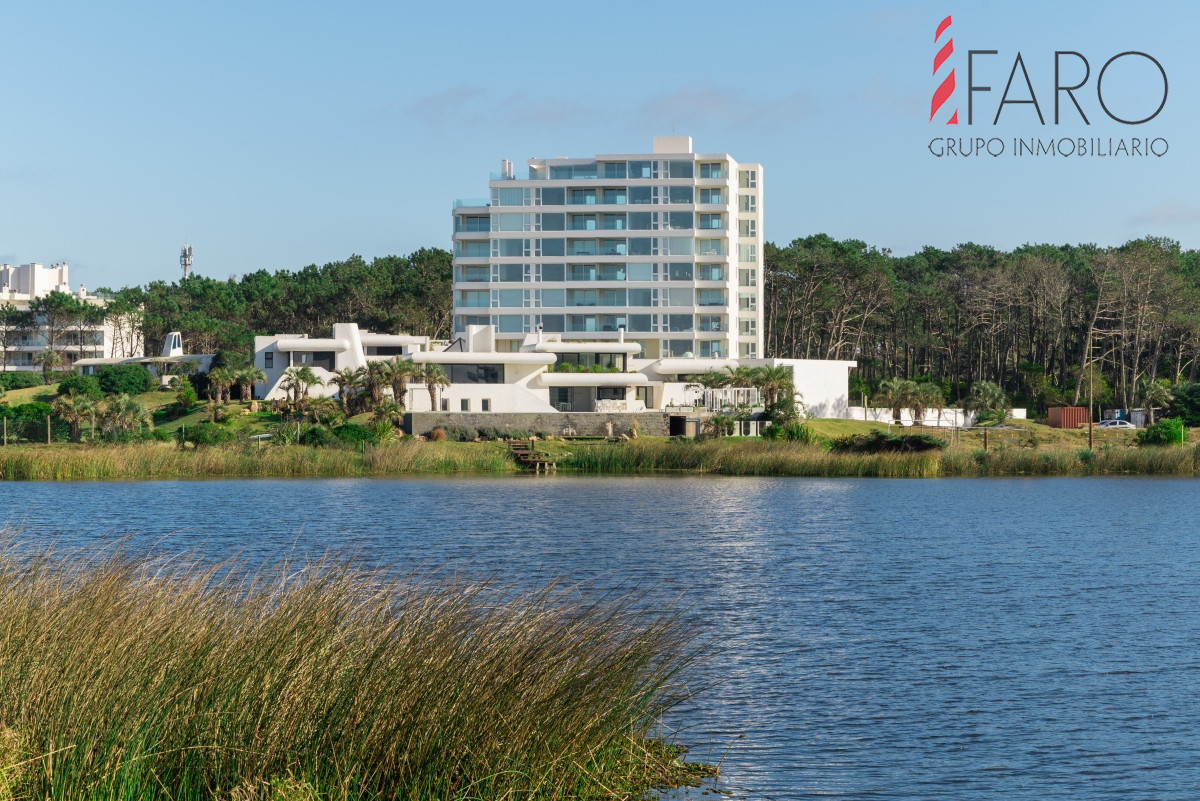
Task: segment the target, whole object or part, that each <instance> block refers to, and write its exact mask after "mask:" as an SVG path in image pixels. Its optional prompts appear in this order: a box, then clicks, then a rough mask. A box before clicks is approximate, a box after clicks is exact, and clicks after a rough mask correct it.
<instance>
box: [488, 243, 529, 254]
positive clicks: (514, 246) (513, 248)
mask: <svg viewBox="0 0 1200 801" xmlns="http://www.w3.org/2000/svg"><path fill="white" fill-rule="evenodd" d="M528 243H529V240H528V239H493V240H492V244H493V245H494V248H493V249H494V250H496V251H497V252H496V255H497V256H500V257H502V258H513V257H518V256H527V255H529V252H528V248H529V244H528Z"/></svg>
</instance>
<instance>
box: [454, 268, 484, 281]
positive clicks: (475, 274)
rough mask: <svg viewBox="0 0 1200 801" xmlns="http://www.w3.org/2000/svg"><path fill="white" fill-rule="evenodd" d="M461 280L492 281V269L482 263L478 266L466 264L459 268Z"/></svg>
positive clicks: (459, 278)
mask: <svg viewBox="0 0 1200 801" xmlns="http://www.w3.org/2000/svg"><path fill="white" fill-rule="evenodd" d="M458 280H459V281H471V282H476V281H485V282H486V281H490V280H492V269H491V268H490V267H486V266H483V265H480V266H478V267H471V266H464V267H459V268H458Z"/></svg>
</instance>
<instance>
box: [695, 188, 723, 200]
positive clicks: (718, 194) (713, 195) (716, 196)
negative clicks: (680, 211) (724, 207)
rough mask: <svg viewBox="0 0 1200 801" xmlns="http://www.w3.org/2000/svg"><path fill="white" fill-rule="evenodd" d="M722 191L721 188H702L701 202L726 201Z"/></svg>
mask: <svg viewBox="0 0 1200 801" xmlns="http://www.w3.org/2000/svg"><path fill="white" fill-rule="evenodd" d="M722 192H723V190H721V189H701V190H700V202H701V203H724V202H725V196H724V195H723V194H722Z"/></svg>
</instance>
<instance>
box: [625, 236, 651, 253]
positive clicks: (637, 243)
mask: <svg viewBox="0 0 1200 801" xmlns="http://www.w3.org/2000/svg"><path fill="white" fill-rule="evenodd" d="M653 242H654V240H653V239H652V238H650V237H646V238H637V237H635V238H632V239H630V240H629V255H630V256H649V255H651V254H650V251H651V248H652V246H653Z"/></svg>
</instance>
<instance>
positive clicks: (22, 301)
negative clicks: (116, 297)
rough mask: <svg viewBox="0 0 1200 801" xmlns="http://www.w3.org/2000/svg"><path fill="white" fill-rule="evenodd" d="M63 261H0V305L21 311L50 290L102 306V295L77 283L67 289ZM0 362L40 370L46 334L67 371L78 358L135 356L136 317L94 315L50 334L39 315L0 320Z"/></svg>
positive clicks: (138, 346)
mask: <svg viewBox="0 0 1200 801" xmlns="http://www.w3.org/2000/svg"><path fill="white" fill-rule="evenodd" d="M68 270H69V268H68V265H67V264H66V262H62V263H60V264H52V265H50V266H49V267H44V266H43V265H41V264H38V263H31V264H21V265H18V266H15V267H14V266H13V265H11V264H0V305H4V306H7V305H11V306H12V307H14V308H16V309H17V310H18V311H22V312H26V311H29V309H30V304H31V303H33V302H34V301H36V300H38V299H39V298H43V297H45V296H47V295H49V294H50V293H51V292H61V293H63V294H66V295H71V296H72V297H74V298H75V299H76V300H78V301H79V302H80V303H82V304H86V305H87V306H91V307H96V308H97V309H101V308H103V307H104V306H105V305H107V300H106V299H105V298H102V297H97V296H95V295H90V294H88V291H87V290H86V289H85V288H84V287H82V286H80V287H79V290H78V291H76V292H72V290H71V286H70V279H69V277H68ZM0 328H2V329H3V330H0V367H2V369H4V370H40V369H41V367H40V366H39V365H38V363H37V356H38V354H40V353H41V352H42V351H43V350H45V349H46V347H47V345H48V344H49V342H50V340H51V339H54V340H55V344H54V349H55V350H56V351H58V353H59V354H60V355H61V356H62V360H63V368H64V369H67V370H70V369H72V368H73V367H74V365H75V363H76V362H79V361H82V360H85V359H86V360H97V359H100V360H104V359H108V360H110V361H113V362H116V361H120V360H122V359H128V358H134V357H140V356H142V353H143V343H142V334H141V326H140V325H139V324H138V323H137V322H136V320H132V319H128V318H122V317H115V316H112V315H104V316H102V317H101V316H100V315H97V319H91V320H89V321H88V322H86V323H85V324H83V325H82V326H79V325H74V324H71V325H68V327H67V328H65V329H63V330H61V331H58V332H57V333H56V336H54V337H51V336H50V328H49V325H48V324H47V321H46V320H44V319H36V318H35V319H34V320H33V321H32V325H19V326H18V325H15V324H13V323H12V322H11V321H6V320H4V319H0Z"/></svg>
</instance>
